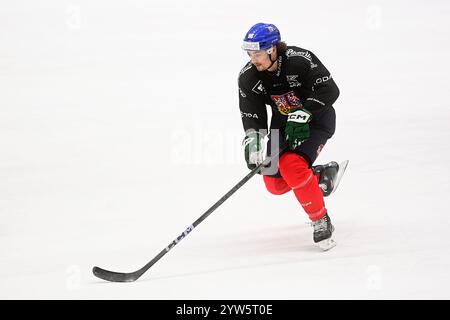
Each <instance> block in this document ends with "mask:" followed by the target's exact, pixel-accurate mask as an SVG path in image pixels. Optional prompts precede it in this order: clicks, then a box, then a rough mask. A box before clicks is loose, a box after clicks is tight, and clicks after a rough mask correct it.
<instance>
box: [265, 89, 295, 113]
mask: <svg viewBox="0 0 450 320" xmlns="http://www.w3.org/2000/svg"><path fill="white" fill-rule="evenodd" d="M270 98H271V99H272V101H273V102H275V105H276V106H277V108H278V112H280V113H281V114H283V115H285V116H286V115H288V114H289V111H290V110H291V109H293V108H298V107H302V103H301V102H300V99H299V98H298V97H297V96H296V95H295V93H294V91H289V92H288V93H285V94H283V95H277V96H276V95H272V96H270Z"/></svg>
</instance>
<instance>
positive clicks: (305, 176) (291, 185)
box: [264, 152, 327, 221]
mask: <svg viewBox="0 0 450 320" xmlns="http://www.w3.org/2000/svg"><path fill="white" fill-rule="evenodd" d="M279 167H280V173H281V176H282V178H274V177H268V176H264V183H265V184H266V188H267V190H268V191H269V192H270V193H272V194H276V195H280V194H284V193H286V192H289V191H291V190H294V194H295V197H296V198H297V200H298V201H299V202H300V204H301V205H302V207H303V209H304V210H305V212H306V213H307V214H308V216H309V218H310V219H311V220H312V221H316V220H319V219H322V218H323V216H325V214H326V213H327V209H326V208H325V203H324V200H323V195H322V191H321V190H320V188H319V183H318V179H317V177H315V176H314V174H313V171H312V169H310V168H309V165H308V161H306V160H305V159H304V158H303V157H301V156H299V155H297V154H295V153H290V152H286V153H285V154H283V155H282V156H281V158H280V161H279Z"/></svg>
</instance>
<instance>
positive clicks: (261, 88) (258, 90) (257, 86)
mask: <svg viewBox="0 0 450 320" xmlns="http://www.w3.org/2000/svg"><path fill="white" fill-rule="evenodd" d="M252 91H253V92H254V93H257V94H261V93H266V89H264V86H263V85H262V81H261V80H259V81H258V82H257V83H256V84H255V86H254V87H253V88H252Z"/></svg>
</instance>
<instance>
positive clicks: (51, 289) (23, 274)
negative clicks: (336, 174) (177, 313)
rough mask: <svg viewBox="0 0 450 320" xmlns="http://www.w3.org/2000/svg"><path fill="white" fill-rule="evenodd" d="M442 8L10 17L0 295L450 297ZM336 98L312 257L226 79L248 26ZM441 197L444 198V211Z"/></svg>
mask: <svg viewBox="0 0 450 320" xmlns="http://www.w3.org/2000/svg"><path fill="white" fill-rule="evenodd" d="M449 13H450V3H449V2H448V1H424V0H421V1H418V0H416V1H387V0H383V1H344V2H342V1H331V0H330V1H320V2H318V3H316V2H313V1H295V2H293V1H276V2H275V3H274V2H273V1H267V0H265V1H237V0H231V1H230V0H227V1H225V0H223V1H206V0H202V1H181V0H180V1H174V0H169V1H167V0H164V1H162V0H161V1H159V0H158V1H143V0H139V1H138V0H134V1H117V0H115V1H100V0H95V1H93V0H91V1H87V0H74V1H56V0H52V1H50V0H42V1H39V2H36V1H31V0H27V1H24V0H22V1H8V2H6V1H3V2H2V3H1V4H0V88H1V89H0V298H2V299H16V298H26V299H36V298H37V299H49V298H55V299H109V298H112V299H135V298H136V299H222V298H223V299H316V298H324V299H335V298H342V299H366V298H367V299H398V298H407V299H417V298H425V299H432V298H438V299H449V298H450V274H449V272H448V270H449V269H450V253H449V251H450V250H449V247H450V237H449V235H448V234H447V232H449V227H450V212H449V211H450V210H449V209H448V206H447V203H448V201H447V200H448V199H447V197H448V196H449V191H450V183H449V173H448V168H449V163H450V149H449V146H450V143H449V140H450V125H449V121H450V105H449V99H448V86H449V84H450V76H449V74H450V73H449V71H450V70H449V69H450V68H449V66H450V62H449V57H450V45H449V39H450V22H449V18H448V16H449ZM259 21H266V22H272V23H275V24H276V25H277V26H278V27H279V28H280V29H281V32H282V36H283V38H284V39H285V40H286V41H287V42H288V44H293V45H298V46H301V47H304V48H307V49H310V50H311V51H313V52H314V53H316V54H317V55H318V57H319V58H320V59H321V60H322V61H323V62H324V63H325V65H326V66H327V67H328V69H329V70H330V71H331V73H332V75H333V77H334V78H335V81H336V82H337V84H338V85H339V87H340V89H341V96H340V98H339V100H338V101H337V102H336V104H335V108H336V110H337V115H338V120H337V121H338V124H337V131H336V134H335V136H334V137H333V139H332V140H330V142H329V143H328V144H327V146H326V147H325V148H324V150H323V153H322V155H321V156H320V157H319V159H318V161H317V162H318V163H323V162H327V161H329V160H338V161H341V160H344V159H350V164H349V167H348V170H347V173H346V175H345V176H344V178H343V180H342V183H341V185H340V187H339V190H338V191H337V192H336V193H335V194H333V195H332V197H330V198H327V199H326V204H327V208H328V210H329V212H330V216H331V217H332V219H333V222H334V223H335V227H336V232H335V235H336V240H337V242H338V245H337V247H335V248H334V249H332V250H331V251H329V252H320V250H318V249H317V248H315V247H314V246H313V244H312V230H311V228H310V227H309V226H307V225H306V222H307V221H308V219H307V216H306V214H305V213H303V211H302V209H301V208H300V206H299V205H298V203H297V201H296V200H295V197H294V196H293V195H292V194H287V195H284V196H279V197H276V196H272V195H270V194H269V193H268V192H267V191H266V190H265V188H264V185H263V183H262V181H261V177H260V176H257V177H255V178H254V179H253V180H251V181H250V182H249V183H247V184H246V185H245V186H244V187H243V188H242V189H240V190H239V191H238V192H237V193H236V194H235V195H233V196H232V198H230V199H229V200H228V201H227V202H226V203H225V204H223V205H222V206H221V207H220V208H219V209H217V210H216V211H215V212H214V213H213V214H212V215H211V216H210V217H209V218H207V219H206V220H205V221H204V222H203V223H202V224H201V225H200V226H199V227H198V228H197V229H195V230H194V231H193V232H192V233H191V234H190V235H189V236H188V237H187V238H186V239H184V240H183V241H182V242H181V243H180V244H179V245H178V246H176V247H175V248H174V249H173V250H172V251H171V252H170V253H169V254H167V255H166V256H165V257H164V258H163V259H162V260H160V261H159V262H158V263H157V264H156V265H155V266H154V267H153V268H152V269H151V270H150V271H148V273H146V274H145V275H144V276H143V277H142V278H141V280H140V281H138V282H136V283H128V284H115V283H107V282H104V281H101V280H99V279H97V278H95V277H94V276H93V275H92V273H91V269H92V267H93V266H94V265H97V266H101V267H105V268H109V269H112V270H117V271H132V270H135V269H138V268H140V267H141V266H142V265H144V264H145V263H146V262H147V261H149V260H150V259H151V258H153V257H154V256H155V255H156V254H157V253H158V252H159V251H160V250H161V249H162V248H164V247H165V246H166V245H167V244H169V243H170V242H171V241H172V240H173V239H174V238H175V237H176V236H177V235H178V234H180V233H181V232H182V231H183V230H184V229H185V228H186V227H187V226H188V225H189V224H191V223H192V222H193V221H194V220H195V219H196V218H198V217H199V216H200V215H201V214H202V213H203V212H204V211H205V210H206V209H208V208H209V207H210V206H211V205H212V204H214V202H215V201H216V200H218V199H219V198H220V197H221V196H222V195H223V194H225V193H226V192H227V191H228V190H229V189H230V188H231V187H232V186H233V185H234V184H235V183H236V182H237V181H239V180H240V179H241V178H242V177H243V176H244V175H245V174H246V173H247V172H248V171H247V169H246V166H245V163H244V161H243V158H242V152H241V149H240V142H241V139H242V133H243V132H242V128H241V119H240V115H239V111H238V107H237V86H236V79H237V74H238V72H239V70H240V68H241V67H242V66H243V65H244V64H245V62H246V57H245V55H244V54H243V53H242V52H241V50H240V45H241V39H242V37H243V35H244V34H245V32H246V30H247V29H248V28H249V27H250V26H251V25H253V24H254V23H256V22H259ZM446 199H447V200H446Z"/></svg>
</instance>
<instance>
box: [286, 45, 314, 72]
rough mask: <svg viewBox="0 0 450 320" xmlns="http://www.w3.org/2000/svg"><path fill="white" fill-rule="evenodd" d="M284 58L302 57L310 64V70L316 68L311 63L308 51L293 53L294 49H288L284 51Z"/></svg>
mask: <svg viewBox="0 0 450 320" xmlns="http://www.w3.org/2000/svg"><path fill="white" fill-rule="evenodd" d="M286 56H287V57H288V58H290V57H302V58H305V59H306V60H308V61H309V63H310V64H311V69H314V68H317V64H316V63H313V61H312V56H311V53H309V51H295V50H294V49H288V50H287V51H286Z"/></svg>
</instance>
